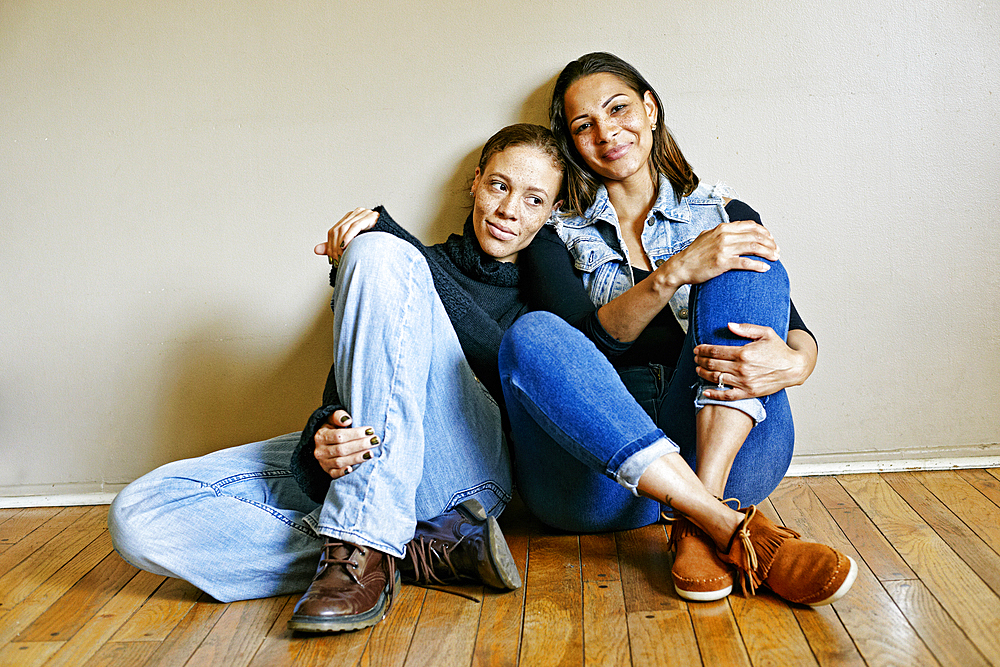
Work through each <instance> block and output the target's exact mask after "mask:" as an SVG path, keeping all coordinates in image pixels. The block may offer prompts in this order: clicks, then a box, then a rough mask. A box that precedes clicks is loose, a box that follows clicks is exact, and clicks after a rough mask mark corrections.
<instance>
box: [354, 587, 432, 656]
mask: <svg viewBox="0 0 1000 667" xmlns="http://www.w3.org/2000/svg"><path fill="white" fill-rule="evenodd" d="M426 599H427V589H424V588H420V587H419V586H403V588H402V590H401V592H400V595H399V599H398V600H397V602H396V604H395V605H393V609H392V611H391V612H390V613H389V616H388V618H386V619H385V620H384V621H382V622H381V623H379V624H378V625H376V626H375V628H374V629H373V630H372V633H371V638H370V639H369V640H368V644H367V647H366V648H365V650H364V653H363V654H362V655H361V667H399V666H401V665H403V664H405V662H406V654H407V653H408V652H409V650H410V646H411V645H412V644H413V633H414V632H415V631H416V629H417V621H419V620H420V613H421V611H422V610H423V607H424V602H425V601H426Z"/></svg>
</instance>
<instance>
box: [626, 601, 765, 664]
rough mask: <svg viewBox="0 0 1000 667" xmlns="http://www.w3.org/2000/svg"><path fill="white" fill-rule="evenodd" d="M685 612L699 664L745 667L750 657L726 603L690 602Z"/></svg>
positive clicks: (728, 602) (730, 608) (731, 609)
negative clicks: (699, 659) (692, 633)
mask: <svg viewBox="0 0 1000 667" xmlns="http://www.w3.org/2000/svg"><path fill="white" fill-rule="evenodd" d="M688 613H689V614H690V623H691V626H692V627H693V629H694V636H695V637H696V638H697V648H698V652H699V654H700V656H701V661H702V662H704V664H705V665H706V666H707V667H711V666H712V665H727V666H732V667H740V666H742V665H745V666H747V667H749V665H750V664H751V662H750V655H749V654H748V653H747V647H746V645H745V644H744V643H743V638H742V637H741V636H740V627H739V625H737V623H736V616H735V615H734V614H733V608H732V606H731V605H730V601H729V600H717V601H715V602H700V603H698V604H694V603H692V604H689V605H688ZM629 618H630V619H631V618H632V616H631V615H630V616H629Z"/></svg>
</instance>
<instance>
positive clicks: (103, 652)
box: [83, 642, 156, 667]
mask: <svg viewBox="0 0 1000 667" xmlns="http://www.w3.org/2000/svg"><path fill="white" fill-rule="evenodd" d="M155 650H156V643H155V642H114V643H110V644H105V645H104V646H102V647H101V649H100V650H99V651H98V652H97V653H95V654H94V655H93V657H91V658H90V660H88V661H87V662H86V664H85V665H84V666H83V667H135V666H136V665H141V664H143V663H144V662H145V661H146V660H148V659H149V656H150V654H152V653H153V651H155Z"/></svg>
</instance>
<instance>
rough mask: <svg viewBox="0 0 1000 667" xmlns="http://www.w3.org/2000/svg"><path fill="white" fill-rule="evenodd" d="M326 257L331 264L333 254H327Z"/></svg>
mask: <svg viewBox="0 0 1000 667" xmlns="http://www.w3.org/2000/svg"><path fill="white" fill-rule="evenodd" d="M327 259H329V260H330V263H331V264H333V255H328V256H327Z"/></svg>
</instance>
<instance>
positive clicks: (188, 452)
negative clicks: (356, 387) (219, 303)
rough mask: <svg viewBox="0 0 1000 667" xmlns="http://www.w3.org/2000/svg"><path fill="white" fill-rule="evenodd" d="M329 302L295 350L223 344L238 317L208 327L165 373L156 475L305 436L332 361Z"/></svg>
mask: <svg viewBox="0 0 1000 667" xmlns="http://www.w3.org/2000/svg"><path fill="white" fill-rule="evenodd" d="M327 297H328V295H327V294H324V300H323V301H320V302H319V303H317V307H316V316H315V318H314V320H313V322H312V324H311V325H310V326H309V327H308V328H306V329H304V331H305V333H304V335H303V336H301V337H300V338H299V339H298V340H297V341H295V342H294V345H291V346H289V345H287V344H285V343H280V344H279V343H276V342H274V341H268V340H267V339H264V340H262V339H261V338H260V337H252V338H251V337H247V338H245V339H222V340H219V339H217V338H216V337H217V335H218V332H219V331H223V330H224V331H231V330H232V329H233V327H232V321H233V319H234V318H228V317H224V318H219V319H218V320H216V321H215V322H214V323H206V325H205V326H204V327H203V328H202V332H201V335H200V336H199V335H197V334H195V335H193V336H192V337H191V338H190V339H189V340H192V341H193V342H192V343H191V344H189V345H183V346H182V347H181V349H180V350H179V351H178V352H177V353H175V354H174V355H172V356H173V358H172V359H169V360H168V364H170V368H169V369H166V370H165V372H164V387H163V394H162V396H163V398H162V401H161V415H160V428H159V429H158V430H157V435H156V437H155V438H154V439H153V440H154V442H151V443H149V445H148V448H147V451H149V452H156V454H155V455H154V456H155V458H156V460H155V461H149V462H148V463H147V465H149V469H152V468H153V467H155V466H159V465H162V464H163V463H167V462H169V461H176V460H178V459H182V458H189V457H192V456H201V455H203V454H207V453H209V452H212V451H215V450H218V449H223V448H226V447H233V446H236V445H242V444H246V443H249V442H256V441H258V440H265V439H267V438H271V437H274V436H277V435H281V434H283V433H290V432H292V431H298V430H301V429H302V427H303V426H305V423H306V421H307V420H308V418H309V415H310V414H312V411H313V410H315V409H316V408H318V407H320V403H321V402H322V396H323V384H324V382H325V381H326V376H327V373H328V372H329V370H330V364H331V362H332V341H331V333H330V332H331V328H332V326H333V314H332V313H331V312H330V308H329V304H328V302H327V301H326V300H325V299H326V298H327ZM295 330H296V331H302V330H303V329H300V328H299V327H295ZM267 343H271V345H270V348H269V349H266V348H268V345H267ZM150 464H151V465H150ZM145 472H146V471H145V470H142V471H137V476H138V475H141V474H143V473H145Z"/></svg>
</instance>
